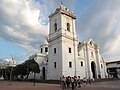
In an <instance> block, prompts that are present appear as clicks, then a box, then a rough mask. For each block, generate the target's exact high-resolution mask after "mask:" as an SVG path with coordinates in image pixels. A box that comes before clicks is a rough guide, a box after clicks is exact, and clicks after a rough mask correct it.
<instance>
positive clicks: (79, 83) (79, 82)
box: [77, 76, 81, 88]
mask: <svg viewBox="0 0 120 90" xmlns="http://www.w3.org/2000/svg"><path fill="white" fill-rule="evenodd" d="M77 83H78V88H80V87H81V81H80V76H78V79H77Z"/></svg>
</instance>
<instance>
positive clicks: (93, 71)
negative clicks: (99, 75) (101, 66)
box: [91, 61, 96, 78]
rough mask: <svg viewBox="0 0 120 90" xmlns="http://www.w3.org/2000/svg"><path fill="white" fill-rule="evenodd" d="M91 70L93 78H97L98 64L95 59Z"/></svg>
mask: <svg viewBox="0 0 120 90" xmlns="http://www.w3.org/2000/svg"><path fill="white" fill-rule="evenodd" d="M91 70H92V74H93V78H96V65H95V62H94V61H92V62H91Z"/></svg>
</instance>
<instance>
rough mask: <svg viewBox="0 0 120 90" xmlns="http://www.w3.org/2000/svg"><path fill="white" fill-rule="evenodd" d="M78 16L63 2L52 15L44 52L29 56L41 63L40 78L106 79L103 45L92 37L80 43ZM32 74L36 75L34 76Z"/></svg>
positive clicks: (42, 48)
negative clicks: (101, 52)
mask: <svg viewBox="0 0 120 90" xmlns="http://www.w3.org/2000/svg"><path fill="white" fill-rule="evenodd" d="M75 20H76V16H75V14H74V13H73V12H71V11H70V10H69V9H68V8H66V7H64V6H63V4H61V5H60V7H59V8H57V9H56V10H55V12H54V13H52V14H51V15H50V16H49V35H48V39H47V42H46V43H44V44H43V45H41V47H40V52H39V53H36V54H34V55H32V56H30V57H29V58H30V59H32V58H34V60H35V61H36V62H37V63H38V64H39V67H40V71H41V72H40V73H39V74H37V76H36V77H37V79H47V80H59V79H60V77H62V76H63V75H64V76H65V77H67V76H71V77H73V76H80V77H81V79H82V78H85V77H86V78H95V79H96V78H105V77H106V76H107V73H106V64H105V62H104V59H103V57H102V56H101V55H100V51H99V46H98V45H97V44H96V43H95V42H94V41H93V40H92V39H89V40H87V41H83V42H79V41H78V38H77V33H76V27H75ZM30 77H32V74H31V75H30Z"/></svg>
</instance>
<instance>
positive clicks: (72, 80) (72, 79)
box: [71, 77, 75, 90]
mask: <svg viewBox="0 0 120 90" xmlns="http://www.w3.org/2000/svg"><path fill="white" fill-rule="evenodd" d="M74 80H75V79H74V77H72V78H71V84H72V90H74V88H75V87H74V83H75V81H74Z"/></svg>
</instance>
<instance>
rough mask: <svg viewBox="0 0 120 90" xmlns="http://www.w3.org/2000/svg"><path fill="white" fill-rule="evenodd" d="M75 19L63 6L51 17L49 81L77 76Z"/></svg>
mask: <svg viewBox="0 0 120 90" xmlns="http://www.w3.org/2000/svg"><path fill="white" fill-rule="evenodd" d="M75 19H76V16H75V14H74V13H72V12H71V11H70V10H69V9H67V8H66V7H64V6H63V4H61V5H60V7H59V8H57V9H56V10H55V12H54V13H52V14H51V15H50V16H49V38H48V43H49V44H48V47H49V52H48V53H49V54H48V73H47V79H54V80H55V79H59V78H60V77H61V76H62V75H64V76H75V75H76V59H77V44H78V43H77V42H78V41H77V35H76V29H75Z"/></svg>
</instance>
